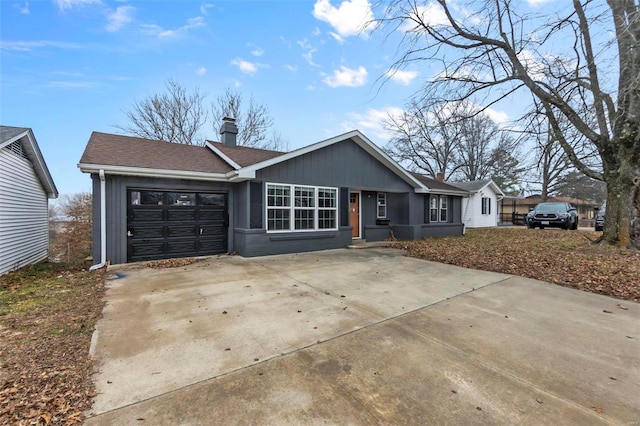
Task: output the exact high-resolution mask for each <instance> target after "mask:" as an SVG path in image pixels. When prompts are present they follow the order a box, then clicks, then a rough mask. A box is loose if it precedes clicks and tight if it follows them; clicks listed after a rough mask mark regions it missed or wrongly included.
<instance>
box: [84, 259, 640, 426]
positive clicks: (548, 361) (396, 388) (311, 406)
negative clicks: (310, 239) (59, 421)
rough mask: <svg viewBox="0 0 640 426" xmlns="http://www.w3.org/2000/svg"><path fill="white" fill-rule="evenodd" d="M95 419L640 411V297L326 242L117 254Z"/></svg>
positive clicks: (279, 420) (565, 416)
mask: <svg viewBox="0 0 640 426" xmlns="http://www.w3.org/2000/svg"><path fill="white" fill-rule="evenodd" d="M110 272H111V276H112V279H111V280H110V281H109V285H110V288H109V291H108V293H107V300H108V304H107V306H106V307H105V310H104V317H103V318H102V319H101V320H100V321H99V323H98V325H97V331H96V335H95V336H94V342H93V343H94V344H93V345H92V353H93V354H94V356H96V357H97V358H98V359H99V360H100V362H101V371H100V373H99V374H97V375H96V377H95V381H96V385H97V389H98V393H99V394H98V396H97V398H96V400H95V404H94V407H93V412H92V414H91V418H90V419H89V420H88V421H87V424H89V425H112V424H118V425H127V424H131V425H134V424H135V425H140V424H154V425H157V424H166V425H175V424H181V425H209V424H274V425H275V424H536V425H537V424H552V423H553V424H576V425H585V424H621V425H632V424H636V425H640V396H639V395H640V305H638V304H635V303H632V302H622V301H619V300H616V299H612V298H608V297H604V296H598V295H594V294H589V293H585V292H581V291H577V290H572V289H568V288H563V287H559V286H556V285H552V284H547V283H543V282H539V281H535V280H530V279H525V278H520V277H512V276H508V275H503V274H497V273H489V272H483V271H476V270H470V269H464V268H459V267H454V266H449V265H443V264H439V263H433V262H426V261H421V260H417V259H411V258H407V257H404V256H403V255H402V252H400V251H399V250H393V249H383V248H373V249H367V250H332V251H324V252H315V253H305V254H297V255H282V256H270V257H262V258H253V259H245V258H241V257H233V256H224V257H218V258H209V259H206V260H202V261H200V262H198V263H195V264H192V265H189V266H185V267H180V268H170V269H160V270H157V269H149V268H145V267H143V266H142V265H127V266H124V267H117V268H111V269H110Z"/></svg>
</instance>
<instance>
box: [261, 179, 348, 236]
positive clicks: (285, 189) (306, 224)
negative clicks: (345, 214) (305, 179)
mask: <svg viewBox="0 0 640 426" xmlns="http://www.w3.org/2000/svg"><path fill="white" fill-rule="evenodd" d="M337 212H338V190H337V189H336V188H323V187H315V186H302V185H282V184H271V183H269V184H267V230H268V231H313V230H318V229H337V228H338V223H337V217H338V214H337Z"/></svg>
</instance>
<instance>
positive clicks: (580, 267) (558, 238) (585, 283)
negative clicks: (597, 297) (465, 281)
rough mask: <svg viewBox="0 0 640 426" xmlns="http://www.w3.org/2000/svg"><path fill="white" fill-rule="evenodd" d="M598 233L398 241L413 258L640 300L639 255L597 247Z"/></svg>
mask: <svg viewBox="0 0 640 426" xmlns="http://www.w3.org/2000/svg"><path fill="white" fill-rule="evenodd" d="M601 235H602V233H601V232H595V231H583V230H579V231H564V230H559V229H558V230H556V229H544V230H540V229H526V228H524V227H498V228H479V229H468V230H467V232H466V234H465V235H463V236H461V237H442V238H427V239H424V240H421V241H411V242H405V241H401V242H397V243H394V245H395V246H396V247H401V248H403V249H405V250H407V252H408V254H409V256H412V257H417V258H420V259H426V260H432V261H435V262H442V263H449V264H452V265H457V266H463V267H466V268H474V269H482V270H485V271H494V272H502V273H505V274H511V275H520V276H523V277H529V278H535V279H537V280H542V281H548V282H551V283H555V284H559V285H562V286H566V287H573V288H577V289H580V290H585V291H590V292H593V293H599V294H606V295H607V296H611V297H615V298H618V299H624V300H631V301H634V302H640V252H639V251H637V250H633V249H626V248H622V247H613V246H608V245H602V244H594V243H593V242H594V241H596V240H597V239H598V238H599V237H600V236H601Z"/></svg>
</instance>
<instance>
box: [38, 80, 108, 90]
mask: <svg viewBox="0 0 640 426" xmlns="http://www.w3.org/2000/svg"><path fill="white" fill-rule="evenodd" d="M95 86H96V84H95V83H94V82H91V81H50V82H49V83H47V84H46V87H53V88H56V89H91V88H93V87H95Z"/></svg>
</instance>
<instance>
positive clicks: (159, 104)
mask: <svg viewBox="0 0 640 426" xmlns="http://www.w3.org/2000/svg"><path fill="white" fill-rule="evenodd" d="M165 88H166V92H164V93H156V94H153V95H151V96H149V97H147V98H145V99H143V100H142V101H139V102H138V101H136V102H134V103H133V106H132V108H131V110H129V111H125V115H126V116H127V118H128V119H129V123H128V124H126V125H119V124H116V125H114V127H116V128H118V129H120V130H122V131H124V132H125V133H127V134H130V135H135V136H139V137H141V138H147V139H157V140H163V141H166V142H174V143H182V144H186V145H200V144H202V143H204V138H202V137H200V136H199V135H198V132H199V131H200V128H201V127H202V126H203V125H204V123H205V122H206V121H207V111H206V109H204V108H203V101H204V99H205V97H206V94H204V93H202V92H200V89H198V88H197V87H196V88H195V89H193V91H191V92H189V91H188V90H187V89H186V88H185V87H184V86H182V85H181V84H180V83H178V82H176V81H175V80H172V79H169V80H167V82H166V83H165Z"/></svg>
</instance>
